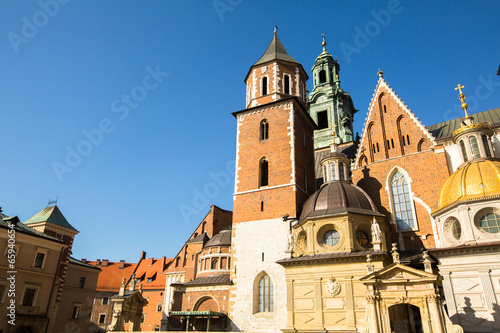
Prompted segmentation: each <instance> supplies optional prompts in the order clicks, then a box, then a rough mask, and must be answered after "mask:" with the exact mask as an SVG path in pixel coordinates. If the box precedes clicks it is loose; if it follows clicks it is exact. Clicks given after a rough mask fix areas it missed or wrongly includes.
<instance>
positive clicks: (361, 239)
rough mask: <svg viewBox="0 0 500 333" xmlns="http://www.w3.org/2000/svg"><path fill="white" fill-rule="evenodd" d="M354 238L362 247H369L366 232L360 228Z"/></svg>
mask: <svg viewBox="0 0 500 333" xmlns="http://www.w3.org/2000/svg"><path fill="white" fill-rule="evenodd" d="M356 240H357V241H358V244H359V245H361V246H362V247H370V238H368V235H367V234H366V232H364V231H362V230H358V231H356Z"/></svg>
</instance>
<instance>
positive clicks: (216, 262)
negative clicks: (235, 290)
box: [210, 259, 219, 269]
mask: <svg viewBox="0 0 500 333" xmlns="http://www.w3.org/2000/svg"><path fill="white" fill-rule="evenodd" d="M218 264H219V260H217V259H212V266H211V267H210V269H217V266H218Z"/></svg>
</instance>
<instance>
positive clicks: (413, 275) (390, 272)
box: [361, 264, 437, 284]
mask: <svg viewBox="0 0 500 333" xmlns="http://www.w3.org/2000/svg"><path fill="white" fill-rule="evenodd" d="M436 280H437V276H436V275H434V274H431V273H428V272H426V271H421V270H418V269H415V268H411V267H408V266H405V265H402V264H391V265H389V266H386V267H384V268H382V269H381V270H378V271H376V272H373V273H371V274H368V275H366V276H364V277H363V278H361V282H363V283H364V284H374V283H398V282H404V283H412V282H413V283H419V282H433V281H436Z"/></svg>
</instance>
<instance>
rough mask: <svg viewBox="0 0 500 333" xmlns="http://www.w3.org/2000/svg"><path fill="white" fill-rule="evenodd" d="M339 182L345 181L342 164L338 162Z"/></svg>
mask: <svg viewBox="0 0 500 333" xmlns="http://www.w3.org/2000/svg"><path fill="white" fill-rule="evenodd" d="M339 180H345V176H344V163H342V162H339Z"/></svg>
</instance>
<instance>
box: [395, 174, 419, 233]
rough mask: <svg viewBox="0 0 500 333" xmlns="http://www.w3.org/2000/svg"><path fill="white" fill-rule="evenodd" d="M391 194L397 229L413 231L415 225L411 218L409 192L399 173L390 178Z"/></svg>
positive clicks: (404, 180) (411, 210) (402, 176)
mask: <svg viewBox="0 0 500 333" xmlns="http://www.w3.org/2000/svg"><path fill="white" fill-rule="evenodd" d="M391 192H392V201H393V204H394V217H395V218H396V226H397V229H398V230H412V229H415V227H416V223H415V219H414V217H413V207H412V199H411V195H410V190H409V187H408V183H407V181H406V178H405V176H404V175H403V174H402V173H401V172H399V171H397V172H396V173H395V174H394V175H393V176H392V180H391Z"/></svg>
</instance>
